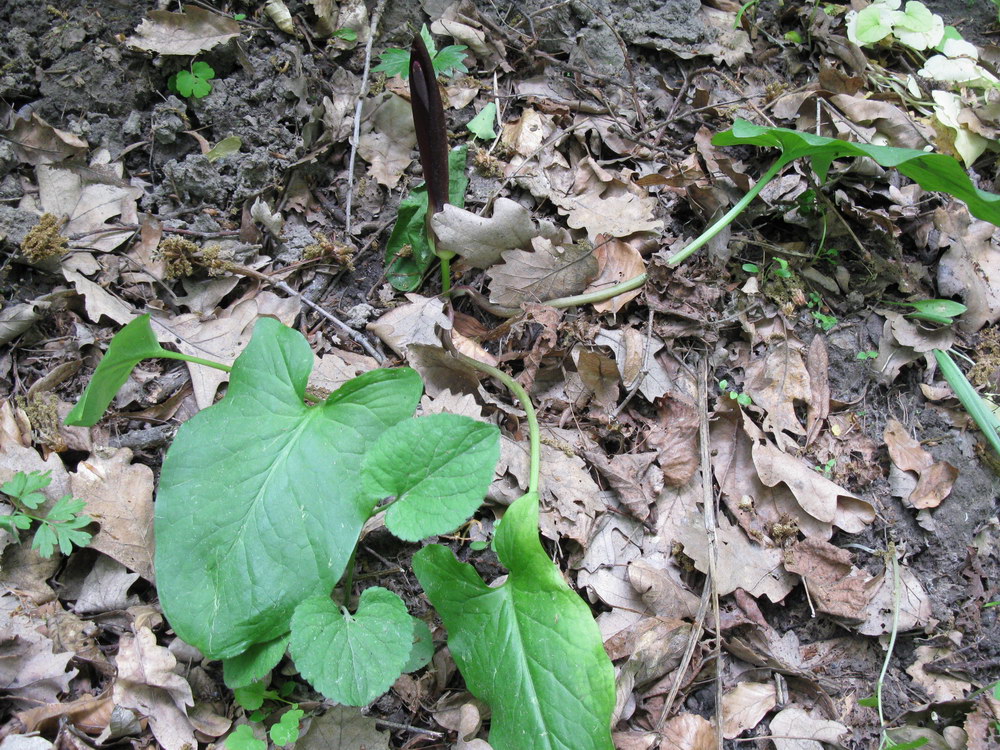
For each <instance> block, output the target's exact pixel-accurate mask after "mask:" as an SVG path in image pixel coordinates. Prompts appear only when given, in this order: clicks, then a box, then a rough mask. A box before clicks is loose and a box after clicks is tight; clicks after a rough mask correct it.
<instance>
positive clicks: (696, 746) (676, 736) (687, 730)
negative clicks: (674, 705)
mask: <svg viewBox="0 0 1000 750" xmlns="http://www.w3.org/2000/svg"><path fill="white" fill-rule="evenodd" d="M661 734H662V737H663V740H662V741H661V743H660V747H661V748H672V749H676V750H715V748H716V747H718V744H717V735H716V731H715V727H713V726H712V724H711V723H710V722H709V721H708V720H707V719H704V718H702V717H701V716H698V714H687V713H684V714H679V715H677V716H675V717H673V718H672V719H670V720H669V721H667V722H666V723H665V724H664V725H663V729H662V731H661Z"/></svg>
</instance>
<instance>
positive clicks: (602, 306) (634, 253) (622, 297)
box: [583, 235, 646, 313]
mask: <svg viewBox="0 0 1000 750" xmlns="http://www.w3.org/2000/svg"><path fill="white" fill-rule="evenodd" d="M594 257H595V258H597V278H595V279H594V280H593V281H591V282H590V285H589V286H588V287H587V288H586V289H584V290H583V294H590V293H592V292H599V291H601V290H603V289H606V288H608V287H612V286H614V285H615V284H621V283H622V282H623V281H628V280H629V279H634V278H635V277H636V276H638V275H639V274H641V273H645V272H646V263H645V262H644V261H643V259H642V256H641V255H640V254H639V251H638V250H636V249H635V246H634V245H632V244H629V243H628V242H623V241H622V240H618V239H614V238H612V237H606V236H604V235H600V236H598V238H597V245H596V247H595V248H594ZM641 293H642V287H639V288H638V289H633V290H632V291H631V292H625V293H623V294H619V295H616V296H614V297H612V298H611V299H607V300H605V301H604V302H596V303H594V309H595V310H596V311H597V312H610V313H617V312H618V311H620V310H621V309H622V308H623V307H625V305H627V304H628V303H629V302H630V301H631V300H633V299H635V298H636V297H638V296H639V295H640V294H641Z"/></svg>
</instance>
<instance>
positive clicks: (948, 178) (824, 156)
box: [712, 120, 1000, 226]
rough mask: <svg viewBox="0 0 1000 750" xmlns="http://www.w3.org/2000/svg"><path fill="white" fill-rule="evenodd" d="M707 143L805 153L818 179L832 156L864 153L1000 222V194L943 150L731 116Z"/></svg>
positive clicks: (786, 156) (794, 155) (784, 158)
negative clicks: (887, 143)
mask: <svg viewBox="0 0 1000 750" xmlns="http://www.w3.org/2000/svg"><path fill="white" fill-rule="evenodd" d="M712 143H714V144H715V145H717V146H735V145H739V144H749V145H753V146H765V147H773V148H778V149H781V151H782V155H781V158H780V159H779V162H780V163H782V164H787V163H789V162H791V161H794V160H795V159H798V158H801V157H809V158H810V159H811V160H812V166H813V169H814V170H815V172H816V174H817V175H818V176H819V178H820V179H821V180H825V179H826V173H827V171H828V170H829V168H830V164H831V163H832V162H833V160H834V159H839V158H843V157H856V156H867V157H870V158H871V159H874V160H875V161H876V162H878V163H879V164H881V165H882V166H883V167H892V168H894V169H898V170H899V171H900V172H901V173H903V174H904V175H906V176H907V177H909V178H910V179H912V180H914V181H915V182H916V183H918V184H919V185H920V186H921V187H922V188H924V189H925V190H935V191H939V192H942V193H948V194H949V195H952V196H954V197H955V198H958V199H959V200H961V201H964V202H965V204H966V205H967V206H968V207H969V212H970V213H971V214H972V215H973V216H976V217H978V218H980V219H983V220H984V221H988V222H991V223H993V224H996V225H998V226H1000V195H996V194H994V193H988V192H986V191H985V190H980V189H979V188H977V187H976V186H975V185H973V184H972V181H971V180H970V179H969V175H968V174H966V172H965V170H964V169H963V168H962V165H961V164H959V163H958V162H957V161H956V160H955V159H953V158H952V157H950V156H946V155H945V154H935V153H926V152H924V151H917V150H915V149H909V148H894V147H892V146H871V145H868V144H864V143H850V142H848V141H842V140H840V139H837V138H825V137H823V136H819V135H813V134H812V133H805V132H801V131H798V130H789V129H788V128H765V127H760V126H758V125H754V124H752V123H749V122H747V121H746V120H736V122H734V123H733V127H732V128H731V129H730V130H727V131H725V132H722V133H719V134H717V135H716V136H715V137H714V138H712Z"/></svg>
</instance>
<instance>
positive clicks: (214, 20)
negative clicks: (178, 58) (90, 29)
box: [125, 5, 240, 56]
mask: <svg viewBox="0 0 1000 750" xmlns="http://www.w3.org/2000/svg"><path fill="white" fill-rule="evenodd" d="M239 35H240V24H239V22H238V21H237V20H235V19H234V18H232V17H231V16H223V15H220V14H219V13H213V12H211V11H208V10H205V9H204V8H200V7H198V6H197V5H185V6H184V10H183V12H181V13H170V12H168V11H165V10H153V11H150V12H149V14H148V15H147V17H146V18H145V19H144V20H143V21H142V23H140V24H139V25H138V26H137V27H136V29H135V34H134V35H133V36H130V37H129V38H128V39H126V40H125V42H126V44H128V45H129V46H132V47H135V48H137V49H142V50H146V51H148V52H155V53H156V54H158V55H191V56H194V55H197V54H198V53H199V52H204V51H205V50H210V49H212V48H213V47H215V46H217V45H219V44H222V43H223V42H228V41H229V40H230V39H232V38H233V37H236V36H239Z"/></svg>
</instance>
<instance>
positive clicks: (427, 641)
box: [403, 617, 434, 673]
mask: <svg viewBox="0 0 1000 750" xmlns="http://www.w3.org/2000/svg"><path fill="white" fill-rule="evenodd" d="M433 657H434V636H433V635H431V629H430V628H429V627H427V623H426V622H424V621H423V620H420V619H417V618H416V617H414V618H413V645H412V647H411V649H410V658H409V660H408V661H407V662H406V666H405V667H403V671H404V672H406V673H410V672H416V671H417V670H418V669H420V668H421V667H424V666H426V665H427V664H428V663H429V662H430V660H431V659H432V658H433Z"/></svg>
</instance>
